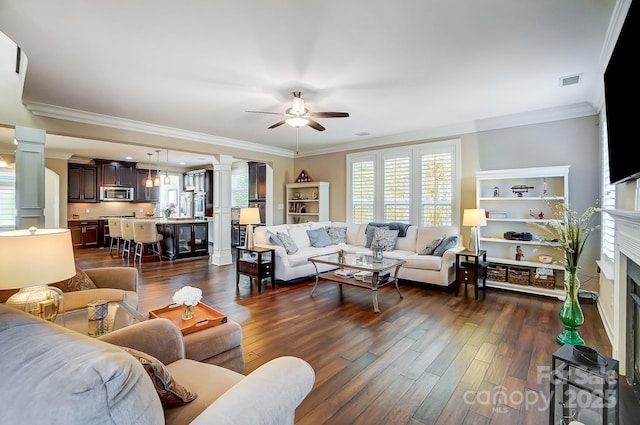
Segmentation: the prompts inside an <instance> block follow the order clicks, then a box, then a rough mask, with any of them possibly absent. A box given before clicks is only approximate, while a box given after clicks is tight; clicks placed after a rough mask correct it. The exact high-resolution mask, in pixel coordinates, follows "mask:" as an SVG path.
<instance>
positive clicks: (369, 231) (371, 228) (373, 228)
mask: <svg viewBox="0 0 640 425" xmlns="http://www.w3.org/2000/svg"><path fill="white" fill-rule="evenodd" d="M376 229H387V230H389V226H379V227H377V226H371V225H367V230H366V231H365V233H366V234H367V242H366V243H365V245H364V247H365V248H371V241H372V240H373V235H374V233H375V231H376Z"/></svg>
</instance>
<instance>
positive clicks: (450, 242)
mask: <svg viewBox="0 0 640 425" xmlns="http://www.w3.org/2000/svg"><path fill="white" fill-rule="evenodd" d="M456 245H458V236H447V237H446V238H445V240H443V241H442V242H441V243H440V245H438V247H437V248H436V249H435V250H434V251H433V255H437V256H438V257H442V254H444V252H445V251H446V250H447V249H450V248H453V247H454V246H456Z"/></svg>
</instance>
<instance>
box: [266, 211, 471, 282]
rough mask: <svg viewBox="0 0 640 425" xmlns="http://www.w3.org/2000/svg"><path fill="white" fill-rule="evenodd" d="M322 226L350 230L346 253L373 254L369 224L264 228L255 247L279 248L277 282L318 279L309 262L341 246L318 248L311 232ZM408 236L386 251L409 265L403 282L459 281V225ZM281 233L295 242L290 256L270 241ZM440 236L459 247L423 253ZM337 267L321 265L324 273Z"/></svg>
mask: <svg viewBox="0 0 640 425" xmlns="http://www.w3.org/2000/svg"><path fill="white" fill-rule="evenodd" d="M320 227H325V228H327V227H341V228H343V227H344V228H346V243H345V244H341V245H340V247H342V248H343V249H344V250H345V251H346V252H350V253H356V252H364V253H366V254H367V255H371V249H370V248H365V245H366V243H367V227H368V224H350V223H344V222H330V221H326V222H312V223H303V224H280V225H275V226H261V227H257V228H256V229H255V230H254V244H255V246H259V247H268V248H273V249H275V253H276V280H278V281H282V282H285V283H293V282H297V281H301V280H303V279H305V278H308V277H309V276H314V275H315V272H316V269H315V267H314V266H313V264H312V263H310V262H309V261H308V260H307V259H308V258H309V257H311V256H313V255H320V254H325V253H326V254H328V253H331V252H336V251H337V250H338V248H339V245H336V244H332V245H328V246H324V247H314V246H313V245H312V243H311V240H310V239H309V236H308V234H307V230H313V229H318V228H320ZM405 230H406V234H405V236H403V237H398V238H397V240H396V243H395V247H394V248H393V250H390V251H384V252H383V255H384V256H388V257H392V258H402V259H404V260H405V264H404V265H403V266H402V267H401V268H400V271H399V272H398V277H399V278H400V279H402V280H407V281H413V282H418V283H426V284H432V285H438V286H443V287H448V286H449V285H451V284H452V283H453V282H454V281H455V259H456V258H455V257H456V252H459V251H462V250H463V249H464V246H462V237H461V236H460V231H459V229H458V228H457V227H456V226H433V227H418V226H408V227H407V228H406V229H405ZM278 232H281V233H286V234H288V235H289V236H290V238H291V239H292V240H293V241H294V242H295V245H296V247H297V249H298V250H297V252H295V253H291V254H287V250H286V249H285V248H284V247H282V246H278V245H276V244H274V243H272V242H271V241H270V236H271V235H277V234H278ZM438 237H443V239H446V237H457V240H456V241H455V246H453V247H452V248H449V249H447V250H445V251H444V253H443V254H442V256H439V255H423V254H419V252H420V251H422V250H423V249H424V248H425V247H426V246H427V245H428V244H429V243H430V242H432V241H433V240H434V239H436V238H438ZM333 268H334V267H331V266H329V265H321V264H318V269H319V270H320V271H321V272H322V271H327V270H331V269H333Z"/></svg>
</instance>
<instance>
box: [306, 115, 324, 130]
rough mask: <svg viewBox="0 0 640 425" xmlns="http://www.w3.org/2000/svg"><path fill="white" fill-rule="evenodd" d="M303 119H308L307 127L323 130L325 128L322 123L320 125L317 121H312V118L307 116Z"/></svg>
mask: <svg viewBox="0 0 640 425" xmlns="http://www.w3.org/2000/svg"><path fill="white" fill-rule="evenodd" d="M305 119H307V120H309V124H307V125H308V126H309V127H311V128H314V129H316V130H318V131H324V130H325V128H324V127H323V126H322V125H320V123H319V122H317V121H314V120H312V119H309V118H305Z"/></svg>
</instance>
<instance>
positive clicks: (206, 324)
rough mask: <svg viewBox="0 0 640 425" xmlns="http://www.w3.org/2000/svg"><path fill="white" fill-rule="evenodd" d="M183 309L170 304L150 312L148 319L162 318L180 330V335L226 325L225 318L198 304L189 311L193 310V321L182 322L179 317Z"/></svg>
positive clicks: (206, 306) (180, 306)
mask: <svg viewBox="0 0 640 425" xmlns="http://www.w3.org/2000/svg"><path fill="white" fill-rule="evenodd" d="M184 309H185V306H184V305H175V304H170V305H168V306H166V307H164V308H160V309H158V310H152V311H150V312H149V318H150V319H157V318H158V317H162V318H165V319H169V320H171V321H172V322H173V323H175V324H176V326H178V328H180V331H182V335H188V334H190V333H193V332H197V331H200V330H202V329H207V328H210V327H213V326H217V325H221V324H223V323H227V316H225V315H224V314H222V313H220V312H219V311H217V310H214V309H213V308H211V307H209V306H208V305H206V304H203V303H198V304H197V305H194V306H193V307H191V310H193V319H189V320H183V319H182V317H180V316H181V315H182V312H183V311H184Z"/></svg>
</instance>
